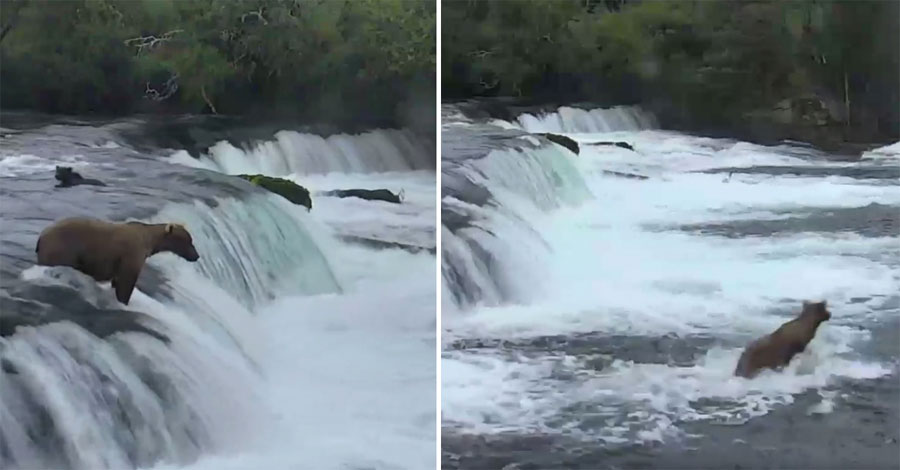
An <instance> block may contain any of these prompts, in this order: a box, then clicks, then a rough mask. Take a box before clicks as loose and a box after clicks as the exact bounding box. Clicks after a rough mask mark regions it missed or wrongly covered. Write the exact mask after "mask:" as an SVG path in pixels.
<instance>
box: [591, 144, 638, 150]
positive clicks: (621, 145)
mask: <svg viewBox="0 0 900 470" xmlns="http://www.w3.org/2000/svg"><path fill="white" fill-rule="evenodd" d="M588 145H609V146H613V147H619V148H623V149H625V150H631V151H632V152H634V147H632V146H631V144H629V143H628V142H591V143H589V144H588Z"/></svg>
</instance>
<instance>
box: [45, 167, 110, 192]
mask: <svg viewBox="0 0 900 470" xmlns="http://www.w3.org/2000/svg"><path fill="white" fill-rule="evenodd" d="M56 180H57V181H59V184H57V185H56V186H55V187H57V188H69V187H72V186H78V185H79V184H89V185H91V186H106V184H105V183H103V182H102V181H100V180H95V179H91V178H85V177H83V176H81V175H80V174H79V173H78V172H76V171H75V170H73V169H72V167H70V166H57V167H56Z"/></svg>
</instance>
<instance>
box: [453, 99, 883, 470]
mask: <svg viewBox="0 0 900 470" xmlns="http://www.w3.org/2000/svg"><path fill="white" fill-rule="evenodd" d="M442 113H443V115H444V121H443V123H442V127H443V134H442V149H443V150H442V168H441V171H442V186H443V188H442V208H443V212H442V222H443V225H442V247H441V249H442V253H443V255H442V256H443V257H442V283H443V285H442V290H443V297H444V299H445V300H444V306H443V323H442V329H443V336H442V349H443V354H442V372H441V376H442V382H443V383H442V402H443V403H442V428H443V455H442V460H443V464H444V467H445V468H461V469H482V468H497V469H499V468H517V469H524V468H540V469H556V468H583V469H599V468H649V467H655V468H676V467H677V468H747V467H752V468H756V467H759V466H771V465H777V466H780V467H789V468H897V466H898V464H900V460H898V459H900V447H898V438H900V403H898V402H900V386H898V380H900V376H898V366H900V349H898V348H900V346H898V345H900V332H898V329H900V294H898V293H900V238H898V233H900V179H898V178H900V159H898V158H900V148H898V145H897V144H895V145H893V146H889V147H885V148H882V149H879V150H877V151H874V152H870V153H867V154H865V155H864V156H863V158H862V159H860V160H858V161H846V160H840V159H837V158H835V157H833V156H830V155H827V154H822V153H819V152H817V151H815V150H812V149H810V148H807V147H804V146H801V145H791V144H785V145H781V146H774V147H767V146H759V145H753V144H749V143H745V142H738V141H732V140H723V139H710V138H700V137H696V136H691V135H685V134H681V133H675V132H667V131H664V130H659V129H657V128H656V123H655V122H654V119H653V117H652V116H649V115H646V114H644V113H642V112H641V111H640V110H637V109H631V108H616V109H607V110H602V109H595V110H590V111H587V110H583V109H573V108H560V109H559V110H557V111H556V112H550V113H544V114H537V115H536V114H521V115H520V116H518V118H517V119H516V120H515V121H511V122H507V121H500V120H487V119H481V120H477V119H473V118H469V117H466V116H464V115H463V113H461V112H460V111H459V109H458V108H456V107H455V106H452V105H445V106H444V109H443V110H442ZM544 132H551V133H558V134H564V135H566V136H568V137H571V138H572V139H574V140H575V141H577V142H578V143H579V144H580V152H579V154H578V155H575V154H574V153H572V152H570V151H569V150H567V149H565V148H563V147H562V146H560V145H556V144H552V143H550V142H549V141H547V140H545V139H539V138H537V137H536V136H534V135H532V134H537V133H544ZM600 142H605V143H612V142H626V143H628V144H630V145H631V146H632V147H633V150H629V149H627V148H622V147H616V146H612V145H601V144H599V143H600ZM805 299H809V300H815V299H825V300H827V301H828V304H829V308H830V310H831V312H832V315H833V316H832V319H831V321H829V322H827V323H825V324H824V325H823V326H822V327H821V328H820V329H819V332H818V334H817V336H816V338H815V339H814V341H813V342H812V343H811V344H810V347H809V348H808V349H807V352H805V353H804V354H802V355H801V356H798V358H796V359H795V360H794V361H793V362H792V363H791V365H790V366H789V367H788V368H787V369H786V370H785V371H784V372H783V373H775V372H766V373H764V374H763V375H761V376H760V377H759V378H757V379H755V380H752V381H748V380H745V379H741V378H736V377H733V376H732V372H733V370H734V367H735V364H736V362H737V359H738V357H739V355H740V353H741V351H742V348H743V347H744V346H745V345H746V344H747V343H748V342H749V341H750V340H752V339H753V338H755V337H757V336H760V335H763V334H767V333H769V332H771V331H772V330H774V329H775V328H776V327H777V326H778V325H780V324H781V323H783V322H784V321H786V320H788V319H790V318H791V317H793V316H794V315H796V313H797V311H798V309H799V307H800V304H801V302H802V301H803V300H805ZM507 465H511V466H509V467H506V466H507ZM736 465H737V466H740V467H736Z"/></svg>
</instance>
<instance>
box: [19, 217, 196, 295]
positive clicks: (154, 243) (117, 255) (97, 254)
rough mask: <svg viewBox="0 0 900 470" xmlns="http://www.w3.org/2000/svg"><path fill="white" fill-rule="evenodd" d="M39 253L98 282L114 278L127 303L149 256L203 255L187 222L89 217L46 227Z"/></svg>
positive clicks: (51, 263)
mask: <svg viewBox="0 0 900 470" xmlns="http://www.w3.org/2000/svg"><path fill="white" fill-rule="evenodd" d="M34 251H35V252H36V253H37V259H38V264H39V265H43V266H70V267H72V268H75V269H77V270H79V271H81V272H83V273H85V274H87V275H89V276H91V277H93V278H94V279H95V280H96V281H98V282H103V281H112V287H113V289H115V290H116V298H117V299H119V302H122V303H123V304H125V305H128V301H129V300H131V293H132V291H134V285H135V283H137V279H138V275H139V274H140V273H141V269H143V267H144V262H145V261H146V259H147V258H148V257H149V256H152V255H154V254H156V253H159V252H162V251H169V252H172V253H175V254H176V255H178V256H180V257H182V258H184V259H186V260H188V261H191V262H194V261H197V260H198V259H199V258H200V255H198V254H197V250H196V249H195V248H194V243H193V240H192V239H191V234H190V233H188V231H187V229H185V228H184V226H183V225H179V224H145V223H141V222H127V223H123V224H116V223H111V222H105V221H102V220H97V219H91V218H86V217H72V218H68V219H63V220H60V221H57V222H56V223H54V224H53V225H51V226H49V227H47V228H45V229H44V231H43V232H41V235H40V236H39V237H38V241H37V245H36V246H35V249H34Z"/></svg>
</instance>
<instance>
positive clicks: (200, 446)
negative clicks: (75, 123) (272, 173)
mask: <svg viewBox="0 0 900 470" xmlns="http://www.w3.org/2000/svg"><path fill="white" fill-rule="evenodd" d="M216 202H217V204H215V207H210V206H207V205H205V204H201V203H199V202H195V203H193V204H185V203H181V204H170V205H167V206H165V207H163V208H162V209H161V211H160V212H159V214H157V215H156V216H155V217H153V220H151V221H159V222H162V221H178V222H182V223H185V224H186V225H187V227H188V228H189V230H191V232H192V236H193V239H194V243H195V246H196V247H197V250H198V252H199V253H200V254H201V256H200V260H199V261H198V262H197V263H187V262H185V261H183V260H181V259H179V258H177V257H175V255H172V254H169V253H162V254H158V255H156V256H154V257H152V258H150V259H149V260H148V263H147V266H146V267H145V268H144V271H143V272H142V275H141V280H140V281H139V284H138V290H136V291H135V293H134V295H133V297H132V300H131V304H130V305H129V306H128V310H121V305H120V304H118V303H117V302H116V301H115V298H114V295H113V293H112V292H111V289H110V288H109V287H108V285H106V286H101V285H100V284H97V283H95V282H93V280H91V279H89V278H88V277H87V276H85V275H83V274H81V273H79V272H77V271H75V270H73V269H70V268H67V267H54V268H47V267H37V266H35V267H32V268H29V269H27V270H26V271H24V272H23V273H22V279H20V280H16V281H15V282H14V285H11V286H5V287H7V290H5V291H3V292H0V294H2V295H0V301H2V306H3V310H4V313H5V314H7V315H13V316H15V315H36V316H40V315H46V316H48V317H50V316H51V315H56V316H61V317H63V318H66V316H68V318H70V319H71V320H70V321H56V322H52V323H49V324H43V325H40V326H26V327H19V328H18V330H17V332H16V334H15V335H11V336H8V337H3V338H0V364H2V371H0V374H2V380H0V395H2V396H3V400H2V401H0V467H2V468H21V469H29V468H81V469H84V468H89V469H102V468H134V467H146V466H150V465H154V464H156V463H172V464H178V465H182V464H185V463H187V462H190V461H193V460H195V459H196V458H198V457H199V456H200V455H201V454H204V453H208V452H217V451H218V452H228V451H232V450H238V449H240V448H242V446H245V445H247V443H248V442H250V441H252V439H253V436H254V429H257V428H256V426H259V425H260V424H259V423H261V422H262V421H261V419H262V416H261V414H262V413H263V412H262V411H261V410H260V409H259V405H258V403H259V400H258V399H256V398H255V389H254V385H253V384H254V383H255V382H257V381H258V380H260V379H259V376H258V373H257V372H256V370H255V366H254V360H255V351H256V350H257V348H258V344H256V343H257V342H258V341H260V338H258V337H257V336H256V335H255V334H254V327H255V322H254V321H253V315H254V314H253V313H252V312H253V310H254V309H255V308H256V307H257V306H259V305H261V304H263V303H265V302H267V301H268V300H270V299H271V298H273V297H274V296H276V295H279V294H283V293H287V292H294V293H299V294H311V293H321V292H339V291H340V286H339V285H338V282H337V280H336V278H335V276H334V274H333V273H332V270H331V268H330V267H329V265H328V262H327V260H326V258H325V256H324V255H323V253H322V252H321V250H320V249H319V246H318V243H317V242H316V240H315V236H314V234H312V233H311V232H310V230H309V229H308V228H307V226H308V224H307V223H305V222H304V217H305V214H303V213H302V212H300V211H297V210H296V209H295V208H294V207H293V206H291V205H290V204H289V203H287V202H284V201H281V200H279V199H278V198H277V197H276V196H273V195H251V196H249V197H247V198H246V199H244V200H236V199H229V198H220V199H217V200H216ZM82 306H84V308H85V309H87V310H88V311H87V313H86V315H83V316H82V317H79V316H78V315H79V313H78V312H80V311H82V310H81V309H82ZM82 313H83V312H82ZM85 318H87V320H85ZM91 318H99V319H98V320H91ZM117 322H118V323H117ZM128 322H133V323H134V325H132V326H131V327H128V328H125V327H123V328H121V331H104V328H105V326H104V325H118V324H122V325H127V324H128ZM109 328H112V329H113V330H115V328H116V326H112V327H109ZM141 329H144V330H148V329H149V330H148V331H152V332H153V333H154V334H155V335H156V336H154V335H150V334H143V333H141V332H140V331H141ZM110 333H111V334H110Z"/></svg>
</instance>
